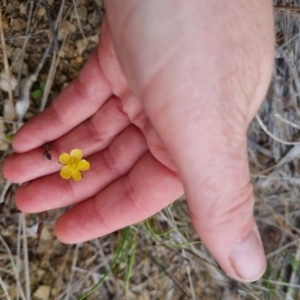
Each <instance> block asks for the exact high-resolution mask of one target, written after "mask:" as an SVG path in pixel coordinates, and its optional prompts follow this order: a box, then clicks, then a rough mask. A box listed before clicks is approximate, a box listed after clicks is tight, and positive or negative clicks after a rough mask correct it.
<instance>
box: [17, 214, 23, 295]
mask: <svg viewBox="0 0 300 300" xmlns="http://www.w3.org/2000/svg"><path fill="white" fill-rule="evenodd" d="M21 232H22V220H21V217H20V215H19V218H18V235H17V257H20V253H21V251H20V250H21ZM16 267H17V271H18V272H17V274H16V280H17V283H20V279H19V276H20V272H19V270H20V259H18V260H17V266H16ZM19 288H20V287H19V286H18V288H17V294H16V299H17V300H19Z"/></svg>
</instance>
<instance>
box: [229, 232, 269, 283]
mask: <svg viewBox="0 0 300 300" xmlns="http://www.w3.org/2000/svg"><path fill="white" fill-rule="evenodd" d="M229 260H230V262H231V265H232V267H233V269H234V270H235V273H236V274H237V276H239V277H240V278H241V280H243V281H255V280H258V279H259V278H260V277H261V276H262V275H263V273H264V272H265V270H266V258H265V253H264V249H263V247H262V244H261V242H260V237H259V233H258V231H257V229H253V230H252V231H250V232H249V233H248V234H247V235H246V236H245V237H244V238H242V239H241V240H239V241H238V242H237V243H236V244H235V245H234V246H233V248H232V250H231V253H230V255H229Z"/></svg>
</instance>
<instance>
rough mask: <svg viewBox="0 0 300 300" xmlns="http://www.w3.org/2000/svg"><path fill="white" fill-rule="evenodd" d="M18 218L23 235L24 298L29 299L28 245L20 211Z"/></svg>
mask: <svg viewBox="0 0 300 300" xmlns="http://www.w3.org/2000/svg"><path fill="white" fill-rule="evenodd" d="M20 218H22V237H23V252H24V275H25V293H26V299H27V300H30V275H29V262H28V245H27V234H26V219H25V214H24V213H21V214H20Z"/></svg>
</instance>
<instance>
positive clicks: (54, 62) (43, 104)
mask: <svg viewBox="0 0 300 300" xmlns="http://www.w3.org/2000/svg"><path fill="white" fill-rule="evenodd" d="M45 1H46V0H45ZM64 5H65V0H63V1H62V2H61V6H60V9H59V12H58V16H57V19H56V24H55V28H53V30H54V31H57V30H58V28H59V27H60V25H61V23H62V15H63V7H64ZM55 38H56V37H55ZM64 43H65V40H64V41H63V44H62V47H63V45H64ZM57 47H58V43H57ZM59 51H60V49H59V47H58V48H57V51H54V53H53V56H52V61H51V67H50V70H49V73H48V76H47V80H46V84H45V89H44V92H43V96H42V99H41V105H40V111H43V110H44V109H45V107H46V104H47V100H48V96H49V92H50V89H51V85H52V82H53V79H54V76H55V72H56V69H57V66H58V63H59V61H60V56H59ZM56 55H58V58H57V59H56Z"/></svg>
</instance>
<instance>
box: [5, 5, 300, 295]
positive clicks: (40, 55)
mask: <svg viewBox="0 0 300 300" xmlns="http://www.w3.org/2000/svg"><path fill="white" fill-rule="evenodd" d="M48 3H49V12H50V15H49V14H47V10H45V6H44V4H45V1H44V0H43V1H21V0H11V1H2V9H1V19H0V34H1V35H0V36H2V35H3V36H4V37H5V39H3V38H1V42H2V46H1V49H0V63H1V66H2V70H4V71H5V66H6V68H7V67H8V68H9V69H10V70H11V71H12V74H11V75H12V76H13V77H15V79H16V81H17V82H18V86H17V87H16V89H15V90H14V91H12V89H13V86H12V87H8V92H4V91H0V103H1V105H2V108H1V110H2V116H3V117H0V139H1V140H0V149H1V152H0V153H1V155H0V163H2V162H3V160H4V158H5V157H6V156H7V155H8V154H9V153H11V151H12V150H11V147H10V146H9V142H7V140H8V138H9V136H10V135H11V133H13V132H15V131H16V130H17V128H18V127H19V126H21V125H22V123H23V122H25V121H26V120H28V119H29V118H30V117H32V116H33V115H35V114H36V113H38V112H39V111H40V110H42V109H43V108H44V107H45V106H46V105H47V104H49V103H50V102H51V100H52V99H53V98H54V97H55V96H56V95H57V94H58V93H59V91H61V89H62V88H63V87H64V86H65V85H66V84H67V83H68V82H70V81H71V80H72V79H73V78H74V77H75V76H76V75H77V74H78V72H79V70H80V68H81V67H82V65H83V63H84V61H85V60H86V59H87V57H88V56H89V54H90V53H91V51H92V49H93V48H94V47H95V46H96V44H97V41H98V34H99V32H100V31H99V23H100V20H101V18H102V15H103V10H102V8H103V7H102V2H101V1H96V0H94V1H93V0H81V1H79V0H78V1H76V0H65V1H50V0H48ZM249 5H251V4H250V2H249ZM274 5H276V6H277V8H276V9H275V12H274V15H275V23H276V37H277V39H276V41H277V45H276V46H277V50H276V59H275V60H276V67H275V69H274V76H273V81H272V85H271V87H270V90H269V93H268V96H267V97H266V100H265V102H264V104H263V106H262V108H261V109H260V111H259V117H260V119H261V121H262V122H263V124H264V125H265V127H266V128H267V129H268V131H269V132H270V133H271V134H272V135H274V136H275V137H276V138H277V139H280V140H283V141H287V142H292V143H294V142H299V141H300V134H299V125H300V109H299V104H300V98H299V97H300V96H299V95H300V81H299V71H300V64H299V63H300V61H299V58H300V43H299V42H300V31H299V22H300V11H299V10H298V9H290V8H287V7H286V6H288V5H293V6H299V7H300V0H295V1H288V0H286V1H284V0H282V1H280V0H278V1H274ZM28 16H31V17H28ZM49 16H50V17H49ZM51 20H52V21H53V24H54V26H53V28H51V26H49V24H52V21H51ZM55 30H57V34H56V35H55V34H54V31H55ZM58 47H61V48H60V51H58V49H57V48H58ZM5 54H6V56H7V57H6V56H5ZM6 73H7V72H6ZM41 83H43V88H42V89H43V92H44V93H43V95H42V96H40V97H35V98H36V99H34V98H33V97H32V95H31V92H32V91H37V92H36V93H39V92H38V90H39V89H41V87H40V85H41ZM12 98H13V99H14V100H13V102H12V101H11V100H12ZM7 99H9V100H7ZM12 110H13V111H12ZM13 113H16V117H17V119H14V118H13ZM278 116H279V117H278ZM16 120H17V121H16ZM297 124H299V125H297ZM248 142H249V143H248V150H249V162H250V167H251V173H252V178H253V184H254V191H255V195H256V198H257V203H256V206H255V215H256V219H257V221H258V225H259V228H260V230H261V232H262V236H263V242H264V246H265V250H266V253H267V258H268V269H267V272H266V274H265V275H264V277H263V278H262V279H261V280H260V281H257V282H255V283H251V284H242V283H237V282H234V281H232V280H231V279H229V278H228V277H227V276H226V275H225V274H224V273H223V272H222V271H221V270H220V269H219V268H218V266H217V265H216V264H215V262H214V260H213V259H212V258H211V257H210V255H209V253H208V252H207V250H206V249H205V247H204V246H203V245H202V244H201V242H199V239H198V237H197V235H196V233H195V231H194V229H193V227H192V224H191V221H190V218H189V214H188V210H187V207H186V204H185V201H184V199H180V200H179V201H177V202H175V203H174V204H173V205H171V206H170V207H168V208H166V209H164V210H163V211H162V212H160V213H158V214H157V215H156V216H154V217H153V218H152V219H151V220H150V221H149V222H145V223H140V224H137V225H134V226H131V227H130V228H128V229H127V231H120V232H116V233H113V234H110V235H108V236H105V237H102V238H99V239H96V240H93V241H90V242H86V243H83V244H77V245H74V246H66V245H63V244H61V243H60V242H58V241H57V240H56V238H55V237H54V235H53V225H54V222H55V220H56V218H57V216H58V215H60V214H61V212H62V210H54V211H51V212H49V214H48V216H47V217H46V218H45V220H44V229H43V231H42V234H41V237H40V245H39V251H38V254H37V255H36V254H35V252H34V248H35V241H36V231H37V227H38V223H39V221H38V217H37V216H36V215H25V214H20V213H17V211H16V208H15V206H14V203H13V195H14V191H15V189H16V186H15V185H11V184H10V183H7V182H6V181H5V179H4V178H3V176H2V174H1V173H0V210H1V202H3V201H5V202H6V203H5V207H4V216H3V217H2V218H1V219H0V230H1V236H0V299H27V300H28V299H39V298H38V297H37V292H39V291H42V290H43V289H44V290H43V291H44V293H43V297H45V298H44V299H79V298H80V296H81V295H82V294H83V293H84V292H86V291H88V290H89V289H90V288H91V287H92V286H93V285H94V284H96V283H97V282H98V281H99V280H101V279H103V284H102V285H101V286H100V287H99V288H98V289H97V290H96V291H95V292H94V293H93V294H92V295H91V296H89V298H88V299H104V300H105V299H139V300H147V299H164V300H165V299H172V300H173V299H174V300H176V299H285V300H289V299H300V292H299V288H300V285H299V284H300V281H299V276H300V272H299V263H300V229H299V223H300V200H299V198H300V197H299V184H300V164H299V163H300V162H299V159H298V157H299V154H300V144H298V143H297V144H295V145H287V144H284V143H281V142H278V141H276V140H274V139H273V138H272V137H270V135H269V134H267V133H266V132H265V131H264V130H263V129H262V127H261V126H260V125H259V123H258V122H257V121H256V120H254V121H253V122H252V123H251V126H250V128H249V132H248ZM170 229H171V231H169V230H170ZM124 232H126V234H127V236H126V239H127V242H126V243H124V244H122V247H119V248H118V244H119V245H120V240H122V239H121V237H122V236H123V235H122V234H124ZM159 233H164V234H159ZM116 249H119V252H116ZM116 253H118V257H117V258H116V256H115V255H116ZM112 262H114V265H113V266H112ZM110 269H111V271H110V272H108V271H109V270H110ZM106 273H107V276H105V274H106ZM48 292H49V295H48V297H47V293H48ZM41 297H42V296H41ZM41 299H43V298H41Z"/></svg>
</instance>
